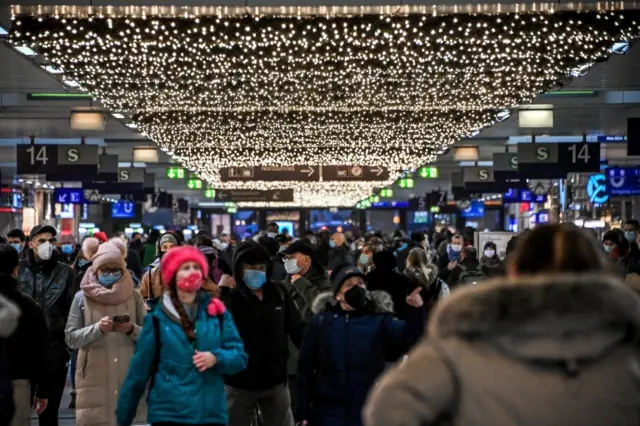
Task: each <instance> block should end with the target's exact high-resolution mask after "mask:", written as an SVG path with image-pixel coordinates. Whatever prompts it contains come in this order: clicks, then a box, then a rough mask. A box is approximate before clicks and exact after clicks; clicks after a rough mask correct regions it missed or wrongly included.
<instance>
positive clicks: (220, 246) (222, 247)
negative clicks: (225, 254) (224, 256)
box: [218, 243, 229, 251]
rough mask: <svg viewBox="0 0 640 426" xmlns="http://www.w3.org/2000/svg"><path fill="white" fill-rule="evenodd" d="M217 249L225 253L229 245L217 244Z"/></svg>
mask: <svg viewBox="0 0 640 426" xmlns="http://www.w3.org/2000/svg"><path fill="white" fill-rule="evenodd" d="M218 248H219V249H220V250H222V251H225V250H226V249H228V248H229V244H228V243H220V244H218Z"/></svg>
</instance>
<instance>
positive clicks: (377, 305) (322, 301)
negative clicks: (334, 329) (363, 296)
mask: <svg viewBox="0 0 640 426" xmlns="http://www.w3.org/2000/svg"><path fill="white" fill-rule="evenodd" d="M367 298H368V300H369V302H368V303H367V305H369V306H371V304H373V307H374V309H372V311H373V312H376V313H390V314H392V313H393V300H391V296H390V295H389V293H386V292H384V291H370V292H367ZM337 306H338V301H337V300H336V298H335V296H334V295H333V293H332V292H330V291H327V292H324V293H320V294H319V295H318V297H316V298H315V300H314V301H313V304H312V305H311V310H312V311H313V313H314V314H319V313H321V312H325V311H326V310H327V309H335V308H336V307H337Z"/></svg>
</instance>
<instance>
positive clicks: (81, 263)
mask: <svg viewBox="0 0 640 426" xmlns="http://www.w3.org/2000/svg"><path fill="white" fill-rule="evenodd" d="M87 263H89V261H88V260H87V259H78V266H79V267H81V268H82V267H84V266H85V265H86V264H87Z"/></svg>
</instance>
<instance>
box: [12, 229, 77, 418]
mask: <svg viewBox="0 0 640 426" xmlns="http://www.w3.org/2000/svg"><path fill="white" fill-rule="evenodd" d="M56 234H57V232H56V230H55V228H53V227H52V226H48V225H38V226H36V227H34V228H33V229H31V233H30V241H29V249H28V252H27V256H26V258H25V259H22V260H21V261H20V269H19V270H18V289H19V290H20V291H21V292H22V293H24V294H26V295H27V296H29V297H31V298H33V299H35V301H36V302H38V304H39V305H40V307H41V308H42V309H43V311H44V315H45V319H46V322H47V326H48V329H49V348H50V354H51V361H50V363H49V374H50V375H51V392H50V393H49V402H48V406H47V409H46V410H44V411H42V412H41V413H40V415H39V420H40V425H41V426H58V410H59V407H60V401H61V399H62V393H63V391H64V386H65V382H66V380H67V362H68V361H69V353H68V351H67V345H66V343H65V334H64V329H65V326H66V323H67V318H68V317H69V309H70V307H71V301H72V300H73V296H74V294H73V285H74V275H73V270H72V269H71V267H70V266H68V265H65V264H63V263H60V262H59V261H58V253H57V252H56V250H55V249H54V244H55V241H56V240H55V237H56Z"/></svg>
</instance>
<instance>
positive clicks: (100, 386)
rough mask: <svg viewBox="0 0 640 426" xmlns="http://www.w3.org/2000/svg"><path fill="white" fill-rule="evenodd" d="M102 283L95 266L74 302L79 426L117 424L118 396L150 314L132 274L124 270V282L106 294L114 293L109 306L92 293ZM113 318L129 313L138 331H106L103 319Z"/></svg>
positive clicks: (70, 336) (71, 338) (71, 330)
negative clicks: (77, 350)
mask: <svg viewBox="0 0 640 426" xmlns="http://www.w3.org/2000/svg"><path fill="white" fill-rule="evenodd" d="M97 281H98V278H97V275H96V273H95V272H94V270H93V268H90V269H89V270H88V271H87V272H86V273H85V275H84V278H83V281H82V285H81V287H82V291H81V292H79V293H77V294H76V296H75V298H74V300H73V304H72V306H71V312H70V314H69V321H68V322H67V328H66V340H67V344H68V345H69V347H70V348H71V349H79V352H78V361H77V364H76V377H75V380H76V381H75V383H76V422H77V424H78V426H84V425H92V426H95V425H104V426H116V424H117V423H116V417H115V410H116V406H117V401H118V392H119V391H120V388H121V387H122V384H123V383H124V379H125V377H126V374H127V370H128V369H129V363H130V361H131V359H132V358H133V353H134V351H135V347H136V341H137V340H138V336H139V334H140V329H141V326H142V322H143V320H144V317H145V314H146V309H145V306H144V302H143V300H142V297H140V295H139V294H138V292H137V291H135V290H134V288H133V280H132V278H131V275H130V274H129V272H128V271H124V274H123V276H122V279H121V280H120V281H119V282H117V283H116V284H114V285H113V287H112V288H111V289H109V290H107V289H105V290H104V291H105V292H109V293H111V295H110V299H109V301H108V303H107V301H106V300H103V297H101V295H100V294H96V293H95V292H92V291H91V290H89V289H88V287H87V285H91V284H93V285H94V286H99V284H97ZM94 288H95V287H94ZM116 299H117V300H116ZM114 315H129V316H130V321H131V322H132V323H133V332H132V333H131V334H129V335H127V334H125V333H121V332H116V331H112V332H109V333H102V331H101V330H100V320H101V319H102V318H104V317H106V316H109V317H113V316H114ZM142 408H143V409H142V410H141V411H140V414H139V421H140V422H143V421H144V419H145V413H144V408H145V406H144V404H143V406H142Z"/></svg>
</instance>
